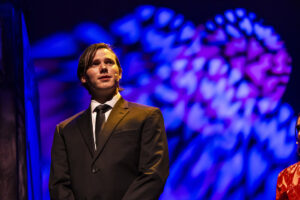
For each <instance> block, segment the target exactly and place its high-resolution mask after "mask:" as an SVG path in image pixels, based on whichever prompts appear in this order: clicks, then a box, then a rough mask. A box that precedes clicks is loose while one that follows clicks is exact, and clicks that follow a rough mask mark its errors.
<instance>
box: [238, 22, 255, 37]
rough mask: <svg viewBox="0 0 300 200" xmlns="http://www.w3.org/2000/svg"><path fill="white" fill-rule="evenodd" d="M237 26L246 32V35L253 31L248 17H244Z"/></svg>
mask: <svg viewBox="0 0 300 200" xmlns="http://www.w3.org/2000/svg"><path fill="white" fill-rule="evenodd" d="M239 26H240V27H241V29H242V30H244V31H245V32H246V34H247V35H251V34H252V31H253V27H252V24H251V22H250V20H249V19H248V18H244V19H243V20H242V21H241V22H240V23H239Z"/></svg>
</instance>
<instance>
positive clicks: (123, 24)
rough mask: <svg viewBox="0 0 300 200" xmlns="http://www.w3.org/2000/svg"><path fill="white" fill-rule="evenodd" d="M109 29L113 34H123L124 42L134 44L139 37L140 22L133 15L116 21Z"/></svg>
mask: <svg viewBox="0 0 300 200" xmlns="http://www.w3.org/2000/svg"><path fill="white" fill-rule="evenodd" d="M111 30H112V32H113V33H114V34H116V35H122V36H123V40H122V41H123V43H124V44H134V43H135V42H137V41H138V40H139V38H140V30H141V29H140V24H139V22H138V21H137V19H136V18H135V17H134V16H133V15H129V16H127V17H125V18H123V19H120V20H119V21H116V22H115V23H114V24H113V25H112V26H111Z"/></svg>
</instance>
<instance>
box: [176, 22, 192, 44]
mask: <svg viewBox="0 0 300 200" xmlns="http://www.w3.org/2000/svg"><path fill="white" fill-rule="evenodd" d="M194 35H195V26H194V24H192V23H191V22H187V23H186V24H185V25H184V26H183V27H182V29H181V32H180V36H179V40H181V41H183V40H187V39H191V38H192V37H193V36H194Z"/></svg>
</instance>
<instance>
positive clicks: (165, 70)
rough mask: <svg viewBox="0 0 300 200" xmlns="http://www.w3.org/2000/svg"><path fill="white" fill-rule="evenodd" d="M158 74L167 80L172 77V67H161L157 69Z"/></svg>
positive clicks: (165, 65)
mask: <svg viewBox="0 0 300 200" xmlns="http://www.w3.org/2000/svg"><path fill="white" fill-rule="evenodd" d="M156 74H157V75H158V76H159V77H160V78H161V79H162V80H166V79H168V78H170V75H171V67H170V66H169V65H167V64H164V65H161V66H159V67H158V68H157V70H156Z"/></svg>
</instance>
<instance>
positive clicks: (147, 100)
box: [136, 93, 154, 106]
mask: <svg viewBox="0 0 300 200" xmlns="http://www.w3.org/2000/svg"><path fill="white" fill-rule="evenodd" d="M136 102H137V103H140V104H144V105H148V106H154V105H153V102H152V101H151V99H150V98H149V94H146V93H144V94H142V95H140V96H139V98H138V99H137V100H136Z"/></svg>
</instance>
